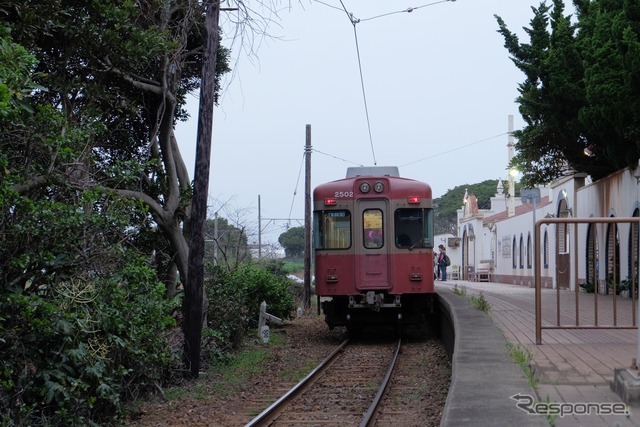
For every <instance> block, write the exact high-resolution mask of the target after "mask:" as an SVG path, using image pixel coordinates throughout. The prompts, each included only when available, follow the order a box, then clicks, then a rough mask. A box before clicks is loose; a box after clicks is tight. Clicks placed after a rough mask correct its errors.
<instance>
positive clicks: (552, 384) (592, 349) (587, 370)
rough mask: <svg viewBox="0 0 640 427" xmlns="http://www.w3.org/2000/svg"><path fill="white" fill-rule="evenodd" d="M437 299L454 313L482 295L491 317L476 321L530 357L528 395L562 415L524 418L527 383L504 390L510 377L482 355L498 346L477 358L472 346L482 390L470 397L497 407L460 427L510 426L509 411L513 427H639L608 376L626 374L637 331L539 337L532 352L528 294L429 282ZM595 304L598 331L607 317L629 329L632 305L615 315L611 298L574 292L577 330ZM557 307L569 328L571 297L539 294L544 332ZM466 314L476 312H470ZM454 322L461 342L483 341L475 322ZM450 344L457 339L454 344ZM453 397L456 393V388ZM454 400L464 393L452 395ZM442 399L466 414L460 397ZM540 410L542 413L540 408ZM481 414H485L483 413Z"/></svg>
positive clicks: (624, 302) (590, 319)
mask: <svg viewBox="0 0 640 427" xmlns="http://www.w3.org/2000/svg"><path fill="white" fill-rule="evenodd" d="M455 286H457V287H458V288H459V289H464V291H465V292H466V295H465V296H459V295H457V294H456V293H454V292H453V290H454V289H453V288H454V287H455ZM436 291H437V293H438V294H439V295H440V297H441V300H445V301H449V302H448V304H453V305H456V306H457V307H458V308H459V307H467V308H468V307H469V306H470V305H471V304H470V302H468V299H469V297H470V296H480V294H481V293H482V295H483V296H484V298H485V299H486V300H487V301H488V303H489V305H490V310H489V313H488V314H484V313H483V312H479V313H481V314H483V315H485V316H487V317H488V318H489V319H490V322H489V323H490V324H491V325H492V327H494V328H495V329H496V330H497V331H499V332H500V334H501V335H502V336H503V337H504V339H505V341H506V342H509V343H512V344H516V345H517V344H520V345H522V346H524V347H526V348H527V349H529V351H530V352H531V355H532V359H531V361H530V369H532V370H533V372H534V374H535V378H536V379H537V382H538V383H537V385H536V386H535V387H534V388H533V393H534V394H535V398H536V402H538V403H548V404H554V405H553V406H552V407H549V408H546V409H550V412H560V411H562V412H564V413H563V414H562V415H558V414H555V415H551V416H544V415H538V414H530V413H528V412H527V410H526V409H527V408H529V409H530V408H531V406H530V405H528V401H527V397H526V396H527V395H528V394H531V390H532V389H531V388H530V387H529V388H527V384H528V383H527V382H526V381H525V382H524V383H523V382H522V381H520V382H516V383H515V384H513V385H510V386H509V387H506V388H505V387H503V388H501V387H500V384H501V377H503V376H504V375H506V374H505V372H509V370H508V369H506V368H505V369H504V371H503V370H501V369H500V368H497V367H495V366H494V364H493V360H494V358H495V356H494V355H493V354H492V353H491V352H490V351H488V350H487V348H488V347H500V346H501V345H500V344H499V343H498V344H490V345H489V346H485V349H484V350H483V349H481V348H480V347H479V346H478V344H477V343H474V344H471V348H472V351H473V352H475V358H474V359H473V360H474V362H473V364H474V369H475V370H479V372H482V370H485V372H484V379H483V381H484V382H483V383H482V382H481V383H480V384H484V388H483V389H481V390H476V395H480V396H481V395H482V394H483V393H484V394H485V395H487V396H489V395H496V394H497V396H493V397H494V398H497V399H499V402H500V407H499V408H496V410H497V413H493V414H490V415H487V414H486V413H483V414H477V417H475V418H474V416H469V418H468V419H469V422H468V423H467V422H464V421H462V423H463V424H468V425H485V423H491V424H490V425H513V422H514V419H512V418H513V416H514V412H513V408H516V412H518V413H519V414H520V416H519V420H518V421H515V422H516V423H517V424H519V425H520V426H523V425H550V426H557V427H563V426H638V427H640V407H631V406H628V405H626V404H624V402H623V401H622V400H621V398H620V397H619V396H618V395H617V394H616V393H615V392H614V391H613V390H612V389H611V383H612V381H613V380H614V376H615V371H614V370H615V369H616V368H630V366H631V363H632V360H633V359H634V358H636V355H637V352H638V330H637V329H562V330H560V329H543V330H542V344H541V345H536V331H535V289H534V288H530V287H526V286H519V285H510V284H504V283H493V282H469V281H464V280H449V281H445V282H441V281H436ZM594 297H595V298H596V299H597V306H598V312H597V324H598V325H601V326H602V325H612V324H613V322H614V317H615V322H616V324H617V325H619V326H621V325H625V326H626V325H632V320H631V319H632V308H631V305H632V300H631V299H628V298H621V297H617V298H616V304H615V308H614V304H613V297H612V296H608V295H600V294H598V295H597V296H595V295H594V294H588V293H582V292H580V293H578V298H577V301H578V306H579V323H580V324H581V325H593V324H595V320H596V318H595V316H596V313H595V310H594ZM558 300H560V302H561V303H560V307H561V310H560V320H561V324H563V325H564V324H572V323H575V306H576V294H575V293H574V292H573V291H566V290H561V291H560V292H559V293H558V292H557V291H556V290H551V289H543V290H542V304H541V306H542V319H543V320H542V323H543V325H555V324H556V323H557V316H558V311H557V310H556V306H557V301H558ZM461 301H462V302H461ZM467 303H468V306H467ZM472 310H473V311H477V310H475V309H474V308H472ZM614 312H615V316H614ZM463 317H464V315H463ZM457 321H458V323H459V324H458V326H457V327H458V328H459V329H460V330H461V331H464V334H465V336H467V337H473V336H474V335H478V334H480V335H481V336H484V335H486V331H483V330H481V328H482V327H483V326H482V324H483V322H482V321H478V320H477V316H476V320H472V321H470V322H467V321H465V319H464V318H463V319H457ZM463 323H464V324H463ZM476 329H477V330H476ZM457 339H458V336H456V340H457ZM483 339H484V338H483ZM503 344H505V345H504V346H503V347H504V352H505V353H507V345H506V343H503ZM494 350H495V349H494ZM498 350H500V351H502V350H501V349H498ZM487 351H488V352H487ZM454 362H455V359H454ZM486 362H487V363H486ZM485 363H486V367H485ZM507 364H508V363H507ZM513 364H515V362H513ZM516 367H517V368H518V369H520V367H519V366H517V365H516ZM509 368H510V369H513V366H509ZM453 371H454V376H453V378H452V384H454V383H455V382H456V381H457V379H456V375H459V374H460V373H461V372H464V371H463V370H460V369H458V374H456V368H455V366H454V369H453ZM467 372H469V371H467ZM634 372H635V371H634ZM468 375H469V374H468V373H467V374H465V376H468ZM460 380H462V379H460ZM492 383H493V384H492ZM523 384H524V385H523ZM459 389H460V387H458V390H459ZM450 393H451V392H450ZM518 393H519V394H521V395H522V397H521V399H520V400H516V399H514V398H512V396H513V395H514V394H518ZM458 394H463V393H460V392H458ZM474 396H475V395H474ZM449 397H450V398H453V399H455V400H456V402H455V403H452V404H451V405H449V403H450V402H449V401H448V402H447V403H448V405H449V406H454V405H459V408H462V410H461V411H462V412H464V409H465V407H470V406H471V405H466V406H465V404H464V403H460V400H461V397H460V396H455V395H454V396H451V394H450V396H449ZM518 404H520V406H518ZM622 405H624V410H623V411H624V414H622V413H621V411H620V410H621V407H622ZM523 408H525V409H523ZM536 409H537V408H536ZM542 409H545V407H544V406H543V407H542ZM446 410H447V408H445V412H446ZM461 411H453V410H451V408H449V415H451V414H453V413H456V412H461ZM500 411H504V412H505V417H501V415H500V413H499V412H500ZM482 412H486V411H484V409H483V410H482ZM507 412H508V416H507ZM522 415H524V417H523V416H522ZM447 416H448V414H447V413H445V417H444V418H443V424H444V425H447ZM516 416H517V415H516ZM465 420H466V419H465ZM502 421H507V422H502ZM459 423H461V421H460V419H458V420H456V421H455V422H450V423H449V424H451V425H454V424H459ZM486 425H489V424H486Z"/></svg>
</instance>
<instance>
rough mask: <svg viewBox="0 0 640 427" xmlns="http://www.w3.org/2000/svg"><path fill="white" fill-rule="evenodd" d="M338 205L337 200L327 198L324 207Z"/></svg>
mask: <svg viewBox="0 0 640 427" xmlns="http://www.w3.org/2000/svg"><path fill="white" fill-rule="evenodd" d="M336 204H337V200H336V199H332V198H329V197H327V198H326V199H324V205H325V206H335V205H336Z"/></svg>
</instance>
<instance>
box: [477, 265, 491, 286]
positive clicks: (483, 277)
mask: <svg viewBox="0 0 640 427" xmlns="http://www.w3.org/2000/svg"><path fill="white" fill-rule="evenodd" d="M492 272H493V263H491V262H480V263H479V264H478V265H477V266H476V271H475V276H476V277H475V279H476V282H490V281H491V273H492Z"/></svg>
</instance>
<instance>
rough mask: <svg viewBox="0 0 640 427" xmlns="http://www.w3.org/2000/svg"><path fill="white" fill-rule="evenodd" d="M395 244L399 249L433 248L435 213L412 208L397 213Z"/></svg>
mask: <svg viewBox="0 0 640 427" xmlns="http://www.w3.org/2000/svg"><path fill="white" fill-rule="evenodd" d="M394 215H395V221H394V226H395V242H396V246H397V247H398V248H411V249H412V248H431V247H433V216H432V215H433V211H432V210H431V209H421V208H410V209H396V211H395V214H394Z"/></svg>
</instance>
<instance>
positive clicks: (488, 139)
mask: <svg viewBox="0 0 640 427" xmlns="http://www.w3.org/2000/svg"><path fill="white" fill-rule="evenodd" d="M504 135H509V132H503V133H501V134H498V135H494V136H490V137H489V138H485V139H481V140H479V141H475V142H471V143H469V144H466V145H461V146H459V147H456V148H452V149H451V150H446V151H442V152H440V153H436V154H433V155H431V156H427V157H423V158H421V159H418V160H414V161H413V162H409V163H405V164H403V165H400V166H399V167H404V166H409V165H413V164H416V163H420V162H423V161H425V160H429V159H433V158H434V157H438V156H443V155H445V154H449V153H453V152H454V151H458V150H462V149H463V148H467V147H471V146H472V145H476V144H480V143H481V142H486V141H490V140H492V139H495V138H499V137H501V136H504Z"/></svg>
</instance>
